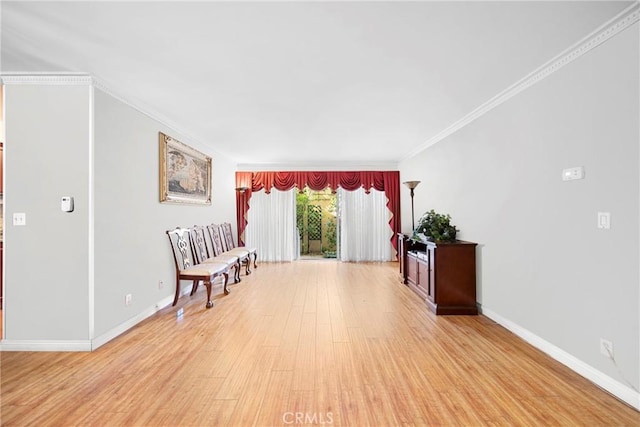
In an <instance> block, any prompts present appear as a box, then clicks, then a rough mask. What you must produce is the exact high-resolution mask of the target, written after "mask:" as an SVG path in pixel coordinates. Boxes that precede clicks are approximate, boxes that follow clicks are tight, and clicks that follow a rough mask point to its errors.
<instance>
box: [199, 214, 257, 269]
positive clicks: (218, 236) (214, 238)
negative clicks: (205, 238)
mask: <svg viewBox="0 0 640 427" xmlns="http://www.w3.org/2000/svg"><path fill="white" fill-rule="evenodd" d="M207 231H208V232H209V238H210V240H211V248H212V249H213V254H214V255H215V256H223V255H227V256H236V257H238V260H239V262H240V263H241V264H244V265H245V274H251V269H250V267H249V251H242V250H238V251H233V252H227V251H226V250H225V247H224V245H223V240H224V239H223V238H222V233H221V232H220V226H219V225H217V224H211V225H208V226H207Z"/></svg>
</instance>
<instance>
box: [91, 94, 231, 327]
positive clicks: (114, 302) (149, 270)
mask: <svg viewBox="0 0 640 427" xmlns="http://www.w3.org/2000/svg"><path fill="white" fill-rule="evenodd" d="M158 132H163V133H166V134H168V135H170V136H172V137H174V138H176V139H178V140H180V141H182V142H184V143H186V144H189V145H191V146H193V147H194V148H196V149H198V150H200V151H202V152H204V153H205V154H207V155H209V156H211V157H212V158H213V187H212V204H211V206H198V205H176V204H161V203H160V202H159V148H158V147H159V142H158ZM94 164H95V168H94V170H95V337H100V336H101V335H103V334H105V333H107V332H108V331H110V330H111V329H113V328H116V327H118V326H119V325H120V324H122V323H123V322H127V321H129V319H131V318H133V317H135V316H137V315H139V313H141V312H143V311H145V310H149V309H152V308H153V307H154V306H155V304H156V303H157V302H158V301H160V300H162V299H163V298H165V297H169V296H173V294H174V291H175V286H174V284H175V270H174V264H173V255H172V254H171V249H170V247H169V240H168V238H167V236H166V234H165V231H166V230H169V229H173V228H175V227H176V226H183V227H188V226H192V225H194V224H202V225H205V224H211V223H214V222H216V223H219V222H231V223H232V224H234V228H235V190H234V188H235V174H234V172H235V164H234V163H232V162H231V160H229V159H228V158H225V157H224V156H222V155H221V154H218V153H214V152H212V151H211V149H210V148H209V149H208V148H207V147H202V146H199V145H197V144H195V143H193V142H192V141H190V140H188V139H187V138H186V137H184V135H181V134H179V133H176V132H175V131H172V130H171V129H168V128H166V127H165V126H164V125H162V124H160V123H159V122H157V121H155V120H153V119H152V118H150V117H149V116H147V115H145V114H142V113H141V112H139V111H138V110H135V109H133V108H131V107H130V106H128V105H126V104H124V103H123V102H120V101H119V100H117V99H115V98H113V97H112V96H110V95H108V94H106V93H104V92H102V91H100V90H96V91H95V163H94ZM160 280H162V281H163V282H164V284H165V285H164V288H163V289H159V288H158V281H160ZM186 285H188V283H183V287H184V286H186ZM126 294H132V296H133V300H132V301H133V302H132V305H130V306H128V307H126V306H125V304H124V300H125V295H126ZM202 308H203V309H204V300H203V304H202Z"/></svg>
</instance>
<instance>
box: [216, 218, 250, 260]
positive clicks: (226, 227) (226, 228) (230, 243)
mask: <svg viewBox="0 0 640 427" xmlns="http://www.w3.org/2000/svg"><path fill="white" fill-rule="evenodd" d="M220 228H221V230H222V233H223V235H224V239H223V240H224V241H225V242H226V245H227V251H233V250H235V249H242V250H246V251H248V252H249V257H251V256H253V268H258V264H257V262H258V252H257V250H256V248H253V247H246V246H236V243H235V241H234V240H233V233H232V231H231V224H229V223H228V222H225V223H223V224H222V225H221V226H220Z"/></svg>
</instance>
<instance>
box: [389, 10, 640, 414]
mask: <svg viewBox="0 0 640 427" xmlns="http://www.w3.org/2000/svg"><path fill="white" fill-rule="evenodd" d="M638 44H639V43H638V24H637V23H636V24H635V25H634V26H633V27H631V28H629V29H627V30H626V31H624V32H622V33H621V34H619V35H617V36H616V37H614V38H613V39H611V40H609V41H607V42H606V43H605V44H603V45H602V46H600V47H597V48H596V49H594V50H592V51H590V52H588V53H587V54H585V55H584V56H582V57H580V58H579V59H577V60H576V61H575V62H573V63H570V64H569V65H567V66H565V67H564V68H562V69H560V70H559V71H557V72H556V73H554V74H552V75H551V76H550V77H547V78H546V79H544V80H542V81H541V82H539V83H537V84H536V85H534V86H532V87H530V88H529V89H527V90H525V91H524V92H522V93H520V94H519V95H516V96H515V97H514V98H512V99H510V100H508V101H507V102H505V103H504V104H502V105H500V106H498V107H497V108H495V109H494V110H492V111H490V112H488V113H487V114H485V115H484V116H482V117H480V118H479V119H477V120H476V121H474V122H472V123H470V124H469V125H467V126H466V127H464V128H463V129H461V130H459V131H458V132H456V133H454V134H453V135H451V136H449V137H448V138H446V139H445V140H443V141H441V142H439V143H437V144H436V145H434V146H432V147H430V148H428V149H427V150H425V151H423V152H422V153H420V154H418V155H416V156H415V157H413V158H411V159H409V160H406V161H404V162H402V163H401V165H400V171H401V177H402V180H403V181H404V180H408V179H411V180H414V179H415V180H421V181H422V183H421V184H420V186H419V187H418V188H417V189H416V196H415V206H416V209H415V210H416V221H417V218H418V217H419V216H420V215H421V214H422V213H423V212H424V211H426V210H429V209H432V208H433V209H435V210H437V211H440V212H442V213H449V214H451V215H452V217H453V222H454V223H455V224H456V225H457V226H458V227H459V228H460V229H461V230H462V231H461V233H460V235H459V238H461V239H464V240H471V241H475V242H478V243H479V250H478V257H479V258H478V260H479V263H478V265H479V267H478V290H479V295H478V297H479V302H480V303H482V307H483V309H484V310H485V311H486V312H491V313H493V314H494V316H495V317H496V318H498V319H503V320H504V321H505V322H506V323H510V324H512V326H515V327H516V328H521V330H522V331H527V332H528V333H531V334H532V336H537V337H538V338H540V339H541V340H543V341H544V342H546V343H549V344H550V345H551V346H552V347H554V346H555V347H557V348H559V349H560V350H561V351H564V352H566V353H568V354H569V355H571V356H573V357H575V358H577V359H578V361H579V363H578V364H581V363H584V364H586V365H588V366H590V367H593V368H595V369H596V370H597V371H599V372H601V373H604V374H606V376H609V377H610V378H613V379H614V380H615V381H617V382H619V383H620V384H624V383H625V380H626V381H629V382H630V383H631V384H632V385H633V386H634V387H635V388H636V390H637V388H638V387H639V386H640V384H639V383H640V372H639V369H640V362H639V361H640V342H639V339H640V337H639V329H640V295H639V292H640V286H639V283H640V277H639V265H638V260H639V220H638V218H639V217H640V212H639V193H640V187H639V179H640V177H639V149H638V144H639V141H640V135H639V114H640V108H639V105H638V103H639V100H638V94H639V87H638V82H639V72H638V63H639V58H638V52H639V46H638ZM573 166H584V167H585V171H586V177H585V179H584V180H581V181H571V182H562V181H561V171H562V169H563V168H567V167H573ZM599 211H608V212H611V215H612V219H611V224H612V226H611V229H610V230H607V231H604V230H599V229H597V228H596V217H597V212H599ZM402 222H403V224H404V230H405V231H406V232H408V231H409V229H410V225H409V224H411V217H410V205H409V198H408V195H407V194H405V195H404V198H403V221H402ZM601 337H604V338H606V339H608V340H611V341H613V343H614V352H615V358H616V361H617V364H618V366H619V368H620V372H621V373H618V371H617V370H616V368H615V367H614V365H613V363H612V362H611V361H610V360H608V359H607V358H606V357H604V356H603V355H601V354H600V349H599V342H600V338H601ZM629 390H630V389H629ZM636 396H637V393H636ZM638 402H640V400H638ZM635 404H636V405H638V404H640V403H635Z"/></svg>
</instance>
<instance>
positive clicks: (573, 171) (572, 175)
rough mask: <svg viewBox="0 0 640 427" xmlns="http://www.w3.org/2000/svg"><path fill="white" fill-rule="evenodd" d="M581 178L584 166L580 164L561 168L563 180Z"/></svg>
mask: <svg viewBox="0 0 640 427" xmlns="http://www.w3.org/2000/svg"><path fill="white" fill-rule="evenodd" d="M583 178H584V168H583V167H582V166H578V167H575V168H568V169H563V170H562V180H563V181H573V180H574V179H583Z"/></svg>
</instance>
